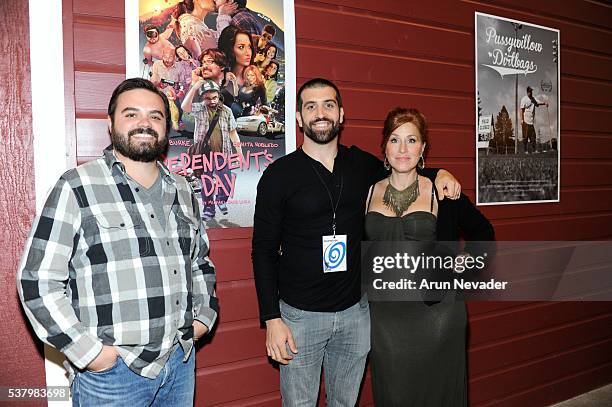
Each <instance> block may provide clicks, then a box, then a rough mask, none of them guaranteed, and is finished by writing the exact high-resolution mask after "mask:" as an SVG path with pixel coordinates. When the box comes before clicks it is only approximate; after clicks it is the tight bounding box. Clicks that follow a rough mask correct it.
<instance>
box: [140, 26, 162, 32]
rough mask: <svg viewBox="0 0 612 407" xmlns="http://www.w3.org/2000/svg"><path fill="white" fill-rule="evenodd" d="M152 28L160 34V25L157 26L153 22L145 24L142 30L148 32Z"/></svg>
mask: <svg viewBox="0 0 612 407" xmlns="http://www.w3.org/2000/svg"><path fill="white" fill-rule="evenodd" d="M151 30H155V31H157V33H158V34H159V27H157V26H156V25H153V24H147V25H145V26H144V29H143V30H142V31H144V32H145V33H146V32H147V31H151Z"/></svg>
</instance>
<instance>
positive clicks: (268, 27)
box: [262, 24, 276, 37]
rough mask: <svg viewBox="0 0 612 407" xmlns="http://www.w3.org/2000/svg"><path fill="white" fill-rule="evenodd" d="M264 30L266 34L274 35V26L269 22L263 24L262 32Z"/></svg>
mask: <svg viewBox="0 0 612 407" xmlns="http://www.w3.org/2000/svg"><path fill="white" fill-rule="evenodd" d="M264 32H267V33H268V34H270V35H271V36H273V37H274V35H275V34H276V28H274V26H272V25H270V24H266V25H264V28H263V31H262V33H264Z"/></svg>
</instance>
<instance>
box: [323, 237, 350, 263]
mask: <svg viewBox="0 0 612 407" xmlns="http://www.w3.org/2000/svg"><path fill="white" fill-rule="evenodd" d="M344 256H346V244H344V243H343V242H336V243H334V244H332V245H329V246H327V249H325V253H324V254H323V261H324V262H325V268H326V269H327V270H331V269H334V268H336V267H338V266H339V265H340V264H342V261H343V260H344Z"/></svg>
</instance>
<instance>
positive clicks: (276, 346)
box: [266, 318, 298, 365]
mask: <svg viewBox="0 0 612 407" xmlns="http://www.w3.org/2000/svg"><path fill="white" fill-rule="evenodd" d="M286 345H289V349H291V352H293V353H298V349H297V346H296V345H295V341H294V340H293V335H292V334H291V330H290V329H289V327H288V326H287V324H285V323H284V322H283V320H282V319H280V318H274V319H270V320H268V321H266V350H267V351H268V356H270V357H271V358H272V359H274V360H275V361H277V362H278V363H282V364H283V365H286V364H288V363H289V361H290V360H291V359H293V355H290V354H289V352H287V346H286Z"/></svg>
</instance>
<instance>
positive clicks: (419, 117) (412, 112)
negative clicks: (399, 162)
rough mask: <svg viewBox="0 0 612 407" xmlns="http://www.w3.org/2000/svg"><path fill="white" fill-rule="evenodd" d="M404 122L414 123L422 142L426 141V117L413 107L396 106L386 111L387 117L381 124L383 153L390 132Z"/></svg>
mask: <svg viewBox="0 0 612 407" xmlns="http://www.w3.org/2000/svg"><path fill="white" fill-rule="evenodd" d="M406 123H412V124H414V125H415V126H416V128H417V129H418V130H419V133H421V141H422V142H423V143H427V132H428V129H427V119H425V116H424V115H423V113H421V112H419V111H418V110H417V109H414V108H406V107H396V108H395V109H393V110H391V111H390V112H389V113H387V118H386V119H385V124H384V126H383V130H382V136H383V137H382V140H381V142H380V148H381V150H382V152H383V155H384V154H385V147H386V146H387V141H389V137H391V133H393V132H394V131H395V130H397V128H398V127H400V126H401V125H403V124H406Z"/></svg>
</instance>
